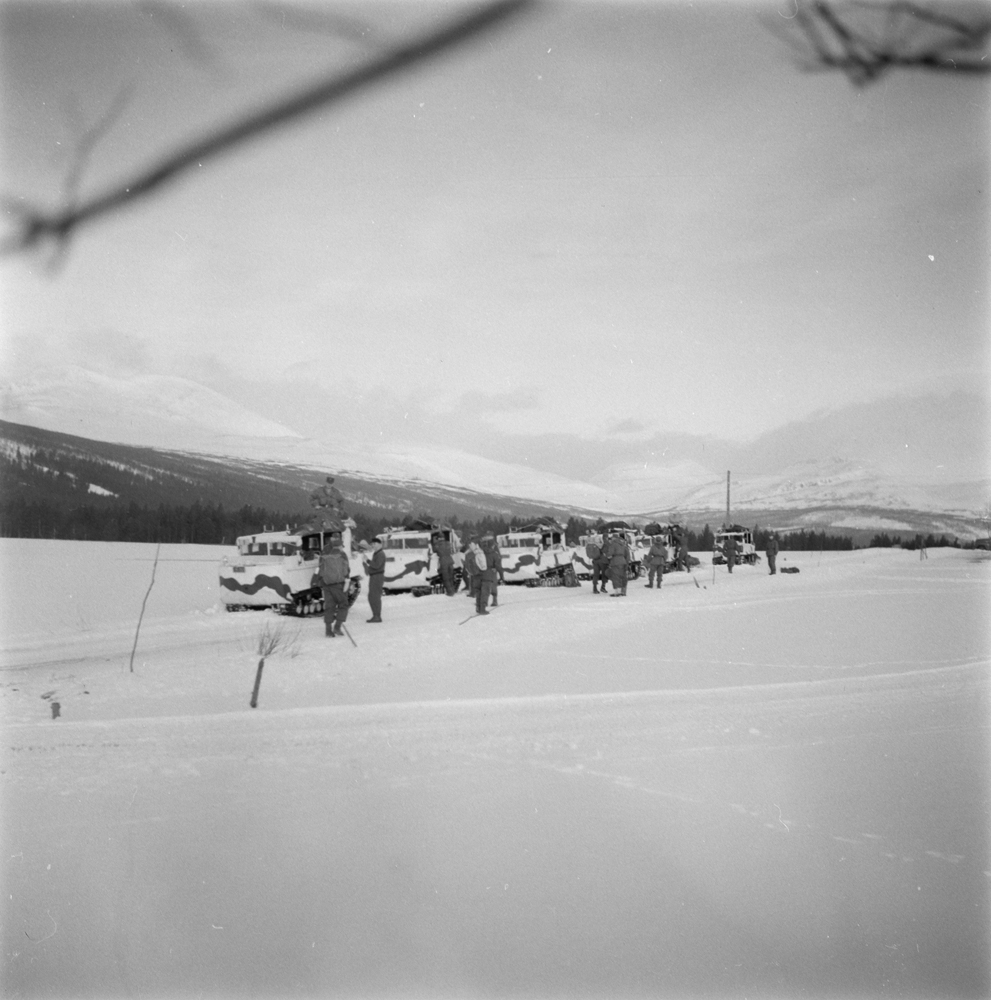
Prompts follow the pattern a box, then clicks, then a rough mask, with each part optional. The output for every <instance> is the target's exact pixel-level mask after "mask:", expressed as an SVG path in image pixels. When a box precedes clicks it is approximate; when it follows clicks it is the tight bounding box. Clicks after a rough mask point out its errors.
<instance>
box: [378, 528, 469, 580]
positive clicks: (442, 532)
mask: <svg viewBox="0 0 991 1000" xmlns="http://www.w3.org/2000/svg"><path fill="white" fill-rule="evenodd" d="M379 537H380V538H381V539H382V548H383V550H384V551H385V577H384V580H383V584H382V589H383V590H385V591H388V592H390V593H403V592H407V591H415V592H418V593H430V592H431V591H432V590H433V588H434V586H436V584H437V583H438V580H439V576H440V559H439V557H438V555H437V553H436V552H435V551H434V547H433V541H434V539H435V538H441V539H443V540H444V541H445V542H447V543H448V545H450V547H451V556H452V558H453V560H454V566H455V570H456V571H459V570H460V567H461V564H462V561H463V557H462V555H461V551H460V550H461V539H460V537H459V536H458V533H457V532H456V531H455V530H454V529H453V528H450V527H448V526H446V525H437V524H431V523H430V522H427V521H414V522H413V523H412V524H408V525H398V526H397V527H394V528H386V529H385V530H384V531H381V532H379Z"/></svg>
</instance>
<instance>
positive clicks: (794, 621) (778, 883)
mask: <svg viewBox="0 0 991 1000" xmlns="http://www.w3.org/2000/svg"><path fill="white" fill-rule="evenodd" d="M224 551H225V550H224V549H221V548H219V547H209V546H164V545H163V546H162V547H161V553H160V559H159V562H158V565H157V568H156V570H155V582H154V586H153V587H152V589H151V591H150V593H148V586H149V583H150V581H151V575H152V567H153V561H154V558H155V546H154V545H134V544H102V543H85V542H78V543H76V542H58V541H53V542H47V541H27V540H15V539H0V586H2V592H0V600H2V605H0V608H2V611H0V615H2V617H0V624H2V640H0V668H2V672H0V696H2V711H3V757H2V777H3V785H2V787H3V801H2V806H3V809H2V831H3V840H2V845H0V849H2V857H3V890H4V891H3V911H2V912H3V925H2V927H3V929H2V934H3V968H2V986H3V995H5V996H12V997H13V996H17V997H53V998H72V997H247V996H252V997H255V996H257V997H327V996H359V997H366V996H375V997H395V996H400V997H507V996H513V997H520V996H528V997H578V996H593V997H605V996H608V997H631V996H651V997H657V996H672V997H686V996H705V997H712V996H727V997H742V996H749V997H795V996H799V995H801V996H814V997H833V996H850V995H851V994H853V995H856V996H871V997H873V996H898V997H920V998H921V997H944V996H965V997H985V996H988V995H989V993H991V975H989V961H988V953H987V942H988V940H989V929H991V916H989V888H991V859H989V838H988V829H989V811H988V805H989V801H988V795H989V788H988V777H989V765H988V762H989V740H988V732H989V730H988V681H989V649H991V635H989V608H991V600H989V598H991V561H989V559H988V557H987V554H981V553H976V552H963V551H957V550H950V549H944V550H931V551H930V553H929V559H928V560H925V561H922V560H920V558H919V554H918V553H911V552H903V551H901V550H890V549H889V550H867V551H859V552H846V553H829V552H827V553H825V554H822V555H820V554H818V553H784V554H783V555H782V556H780V557H779V560H780V565H784V566H791V565H794V566H798V567H799V568H800V570H801V572H800V573H798V574H795V575H780V574H779V575H777V576H775V577H770V576H769V575H768V574H767V571H766V568H765V567H764V565H763V564H762V565H761V566H758V567H738V568H737V570H736V571H735V572H734V573H733V575H732V576H730V575H729V574H728V573H727V572H726V569H725V567H717V568H716V569H715V570H713V567H712V566H711V565H710V564H709V563H708V561H707V559H705V558H704V557H703V564H702V566H700V567H699V568H698V569H697V570H696V571H695V573H694V575H688V574H674V575H671V576H668V577H666V578H665V583H664V587H663V589H662V590H661V591H660V592H658V591H656V590H648V589H646V588H645V587H644V586H643V584H642V582H640V581H638V582H635V583H631V584H630V587H629V596H628V597H627V598H626V599H613V598H610V597H602V596H596V595H593V594H592V591H591V587H590V585H588V584H584V585H583V586H582V587H581V588H578V589H560V588H559V589H534V590H528V589H523V588H511V587H504V588H500V594H499V597H500V604H499V607H498V608H496V609H494V610H493V612H492V614H491V615H490V616H489V617H487V618H477V617H472V618H469V617H468V616H469V614H470V612H471V605H470V603H469V602H468V601H467V600H466V599H465V598H464V596H462V595H460V594H459V595H458V596H456V597H453V598H448V597H444V596H431V597H426V598H422V599H415V598H412V597H408V596H396V597H387V598H386V599H385V602H384V610H383V615H384V618H385V623H384V624H382V625H370V624H367V623H366V621H365V619H366V618H367V617H368V610H367V604H366V603H365V600H364V596H362V598H360V599H359V603H358V605H356V607H355V609H354V610H353V611H352V614H351V617H350V620H349V622H348V626H349V629H350V632H351V636H352V637H353V640H354V643H355V644H356V645H355V644H352V642H350V641H348V640H347V639H333V640H327V639H325V638H324V637H323V625H322V621H320V620H313V619H308V620H294V619H284V618H280V617H278V616H276V615H273V614H271V613H269V612H254V613H250V612H249V613H241V614H227V613H225V612H224V611H223V610H222V608H221V606H220V604H219V588H218V584H217V572H216V564H217V561H218V559H219V557H220V555H221V554H222V553H223V552H224ZM146 594H147V605H146V609H145V612H144V618H143V621H142V625H141V630H140V635H139V636H138V642H137V648H136V650H135V653H134V663H133V672H132V671H131V670H130V669H129V663H130V659H131V653H132V648H133V647H134V642H135V627H136V624H137V621H138V616H139V614H140V612H141V607H142V602H143V600H144V599H145V596H146ZM466 619H467V620H466ZM266 629H267V630H269V632H270V633H271V631H272V630H281V631H280V632H279V636H280V639H281V643H282V645H281V647H280V649H278V650H277V651H276V652H275V653H274V654H273V655H272V656H271V657H270V658H269V659H268V660H267V662H266V665H265V669H264V673H263V677H262V682H261V692H260V701H259V706H258V708H257V709H254V710H253V709H251V708H250V707H249V704H248V703H249V698H250V695H251V689H252V685H253V683H254V680H255V671H256V667H257V662H258V656H257V648H258V642H259V637H260V636H261V635H262V633H263V632H264V631H265V630H266ZM56 703H57V708H53V705H55V704H56ZM56 712H57V715H58V717H57V718H56V717H55V716H56Z"/></svg>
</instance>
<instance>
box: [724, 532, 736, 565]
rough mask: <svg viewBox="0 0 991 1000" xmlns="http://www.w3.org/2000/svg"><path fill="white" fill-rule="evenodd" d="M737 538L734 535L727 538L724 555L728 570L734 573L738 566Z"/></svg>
mask: <svg viewBox="0 0 991 1000" xmlns="http://www.w3.org/2000/svg"><path fill="white" fill-rule="evenodd" d="M736 552H737V548H736V538H735V537H734V536H733V535H729V536H727V538H726V540H725V541H724V542H723V555H724V556H726V568H727V569H728V570H729V571H730V572H731V573H732V572H733V567H734V566H735V565H736Z"/></svg>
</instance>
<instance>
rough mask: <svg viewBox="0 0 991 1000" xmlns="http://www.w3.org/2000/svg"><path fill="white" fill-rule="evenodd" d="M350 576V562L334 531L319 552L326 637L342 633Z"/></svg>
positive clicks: (340, 538)
mask: <svg viewBox="0 0 991 1000" xmlns="http://www.w3.org/2000/svg"><path fill="white" fill-rule="evenodd" d="M350 577H351V562H350V560H349V559H348V557H347V553H346V552H345V551H344V544H343V541H342V536H341V533H340V532H339V531H334V532H332V533H331V534H330V536H329V537H328V538H327V544H326V545H324V547H323V550H322V551H321V553H320V585H321V589H322V590H323V624H324V631H325V633H326V635H327V638H328V639H330V638H333V637H334V636H339V635H344V622H345V621H346V620H347V617H348V595H347V591H346V589H345V588H346V586H347V583H348V580H349V579H350Z"/></svg>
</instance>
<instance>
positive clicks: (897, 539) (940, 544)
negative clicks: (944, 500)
mask: <svg viewBox="0 0 991 1000" xmlns="http://www.w3.org/2000/svg"><path fill="white" fill-rule="evenodd" d="M949 546H953V547H956V548H959V546H960V542H959V541H958V540H957V539H956V538H947V537H946V535H940V536H939V538H937V537H936V536H935V535H934V534H933V533H932V532H931V531H930V532H929V534H928V535H926V536H925V537H923V536H922V535H921V534H917V535H916V536H915V537H914V538H906V539H905V540H904V541H903V540H902V537H901V535H895V536H893V537H892V536H890V535H888V534H887V532H882V533H881V534H879V535H875V536H874V537H873V538H872V539H871V548H872V549H892V548H895V549H898V548H901V549H944V548H947V547H949Z"/></svg>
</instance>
